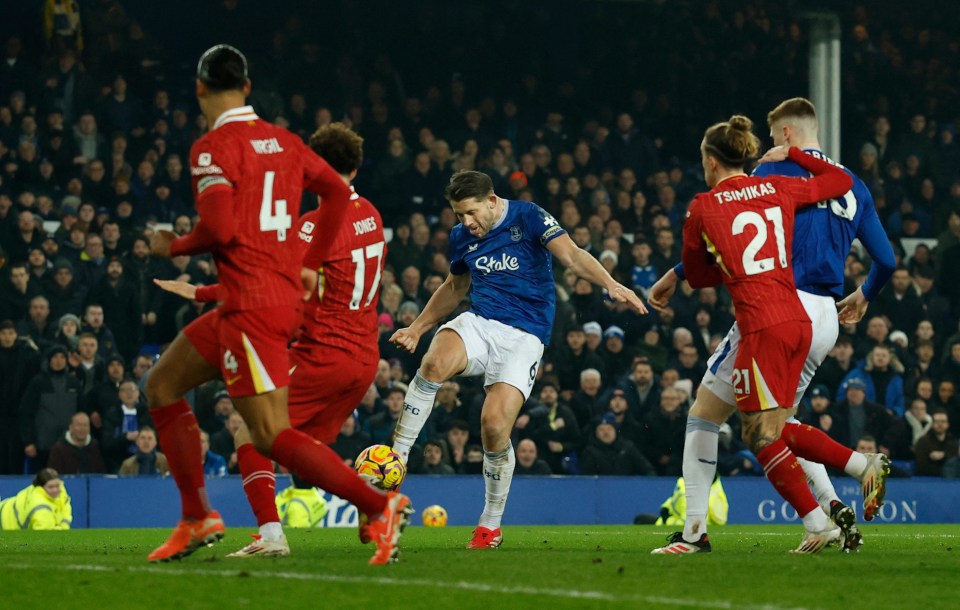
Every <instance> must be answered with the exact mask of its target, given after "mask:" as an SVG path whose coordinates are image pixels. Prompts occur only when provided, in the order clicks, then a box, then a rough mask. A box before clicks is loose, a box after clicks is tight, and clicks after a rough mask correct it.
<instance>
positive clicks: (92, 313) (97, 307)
mask: <svg viewBox="0 0 960 610" xmlns="http://www.w3.org/2000/svg"><path fill="white" fill-rule="evenodd" d="M81 330H82V331H83V332H90V333H93V334H94V335H96V337H97V353H98V354H100V357H101V358H103V359H104V360H106V359H107V358H109V357H110V356H112V355H113V354H114V353H116V352H117V348H116V343H115V341H114V339H113V331H111V330H110V329H109V328H107V327H106V325H104V323H103V306H102V305H101V304H99V303H90V304H88V305H87V306H86V308H85V309H84V313H83V327H82V328H81Z"/></svg>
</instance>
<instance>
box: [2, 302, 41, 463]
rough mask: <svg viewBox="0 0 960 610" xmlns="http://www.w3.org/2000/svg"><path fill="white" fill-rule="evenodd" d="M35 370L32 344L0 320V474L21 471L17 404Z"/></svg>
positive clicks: (37, 358) (36, 362)
mask: <svg viewBox="0 0 960 610" xmlns="http://www.w3.org/2000/svg"><path fill="white" fill-rule="evenodd" d="M39 370H40V356H39V354H38V353H37V348H36V346H34V345H31V344H29V343H28V342H26V341H24V340H22V339H19V338H18V337H17V329H16V327H15V326H14V325H13V323H12V322H10V321H9V320H4V321H3V322H0V475H4V474H22V473H23V455H24V452H23V442H22V441H21V437H20V426H19V417H20V414H19V411H20V404H21V401H22V398H23V395H24V392H26V389H27V386H28V384H29V382H30V380H31V379H33V378H34V376H36V374H37V373H38V372H39Z"/></svg>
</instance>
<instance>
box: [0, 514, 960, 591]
mask: <svg viewBox="0 0 960 610" xmlns="http://www.w3.org/2000/svg"><path fill="white" fill-rule="evenodd" d="M669 531H670V530H667V529H664V528H655V527H650V526H646V527H644V526H626V525H625V526H569V527H529V526H507V527H506V528H504V544H503V546H502V547H501V548H499V549H496V550H490V551H468V550H466V549H464V548H463V546H464V544H465V543H466V541H467V540H468V538H469V536H470V529H469V528H461V527H449V528H432V529H430V528H423V527H410V528H408V529H407V530H406V533H405V534H404V537H403V541H402V548H403V551H402V554H401V560H400V563H398V564H396V565H391V566H368V565H367V559H368V558H369V557H370V556H371V554H372V552H373V551H372V545H371V546H368V547H365V546H363V545H361V544H360V543H359V542H358V541H357V539H356V532H355V530H353V529H327V530H290V531H288V533H287V535H288V538H289V540H290V546H291V548H292V555H291V556H290V557H289V558H284V559H247V560H243V559H225V558H224V557H223V555H224V554H226V553H228V552H231V551H234V550H236V549H237V548H239V547H240V546H242V545H243V544H245V543H246V541H247V540H245V538H246V536H247V534H248V533H249V532H250V530H244V529H242V528H233V529H230V530H228V532H227V537H226V539H225V540H224V541H223V542H221V543H220V544H219V545H217V546H216V547H213V548H203V549H200V550H199V551H197V552H196V553H194V554H193V555H192V556H190V557H188V558H187V559H185V560H183V561H181V562H175V563H171V564H160V565H151V564H148V563H147V562H146V556H147V553H149V552H150V551H151V550H152V549H153V548H154V547H155V546H157V545H159V544H160V543H161V542H162V541H163V540H164V538H165V537H166V535H167V533H168V531H167V530H74V531H70V532H2V533H0V584H2V593H0V595H2V599H3V603H2V607H4V608H24V607H37V606H45V607H52V608H57V609H60V608H83V609H85V610H88V609H92V610H103V609H110V608H149V609H153V608H175V609H177V610H189V609H193V608H216V609H227V608H230V609H232V608H262V609H265V610H266V609H273V608H297V609H300V610H314V609H317V610H319V609H327V608H337V609H340V608H371V609H376V608H389V609H394V608H438V609H439V608H451V609H457V610H460V609H466V608H483V609H484V610H492V609H493V608H551V609H553V608H598V607H611V608H612V607H617V608H694V609H697V608H708V609H717V608H719V609H724V608H730V609H737V610H739V609H744V610H760V609H767V610H786V609H796V608H808V609H813V608H871V609H885V608H912V609H916V608H947V607H954V608H956V607H960V601H958V597H957V592H956V587H955V586H954V585H955V584H956V583H957V582H958V581H957V578H958V573H960V558H958V553H960V530H958V528H957V527H956V526H949V525H943V526H932V525H931V526H919V525H911V526H894V525H883V526H870V525H866V526H865V527H864V528H863V533H864V537H865V539H866V543H865V544H864V546H863V549H862V550H861V552H860V553H857V554H851V555H845V554H842V553H839V552H837V551H834V550H832V549H828V550H827V551H825V552H823V553H822V554H820V555H817V556H798V555H790V554H788V553H787V550H788V549H791V548H794V547H795V546H797V545H798V544H799V542H800V537H801V528H800V527H799V526H727V527H718V528H714V529H713V530H712V532H711V538H712V541H713V544H714V552H713V553H711V554H703V555H693V556H682V557H675V556H651V555H650V554H649V553H650V549H651V548H653V547H655V546H659V545H660V544H661V543H662V542H663V541H664V538H665V536H666V535H667V534H668V533H669Z"/></svg>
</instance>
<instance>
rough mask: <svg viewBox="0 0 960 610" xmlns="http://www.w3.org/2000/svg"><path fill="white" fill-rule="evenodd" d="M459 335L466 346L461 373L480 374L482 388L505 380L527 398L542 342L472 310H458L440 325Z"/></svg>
mask: <svg viewBox="0 0 960 610" xmlns="http://www.w3.org/2000/svg"><path fill="white" fill-rule="evenodd" d="M440 330H452V331H453V332H455V333H457V334H458V335H460V339H462V340H463V345H464V346H465V347H466V348H467V368H465V369H464V370H463V372H462V373H460V374H461V375H463V376H465V377H474V376H477V375H483V387H485V388H486V387H489V386H491V385H493V384H495V383H506V384H509V385H512V386H513V387H515V388H517V389H518V390H520V392H521V393H522V394H523V399H524V400H526V399H528V398H530V391H531V390H532V389H533V382H534V381H535V380H536V378H537V369H538V368H539V367H540V358H542V357H543V343H541V342H540V339H537V338H536V337H534V336H533V335H531V334H530V333H528V332H524V331H522V330H520V329H518V328H514V327H512V326H507V325H506V324H503V323H502V322H497V321H496V320H488V319H487V318H482V317H480V316H478V315H476V314H475V313H472V312H469V311H468V312H466V313H462V314H460V315H459V316H457V317H456V318H454V319H453V320H450V321H449V322H447V323H446V324H444V325H443V326H441V327H440Z"/></svg>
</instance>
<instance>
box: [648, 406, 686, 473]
mask: <svg viewBox="0 0 960 610" xmlns="http://www.w3.org/2000/svg"><path fill="white" fill-rule="evenodd" d="M680 398H681V397H680V392H678V391H677V390H676V389H674V388H667V389H665V390H663V392H662V393H661V394H660V407H659V408H658V409H655V410H653V411H651V412H650V413H647V415H646V416H645V417H644V420H643V423H644V429H645V438H644V440H643V452H644V454H645V455H646V457H647V459H649V460H650V463H651V464H653V465H654V467H655V468H656V470H657V474H658V475H660V476H676V475H677V474H679V473H681V472H682V468H681V466H682V458H683V443H684V437H685V435H686V430H687V422H686V418H685V413H684V412H683V410H682V409H681V408H680Z"/></svg>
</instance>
